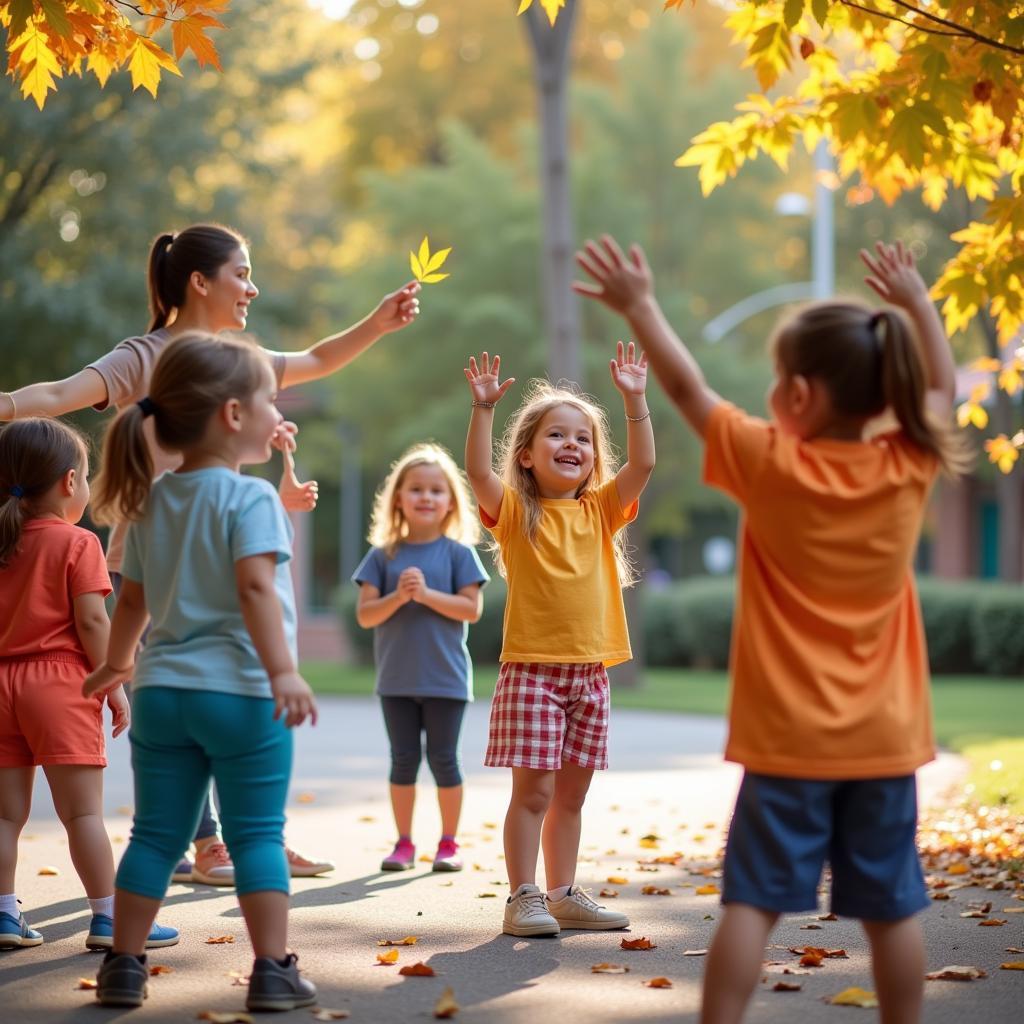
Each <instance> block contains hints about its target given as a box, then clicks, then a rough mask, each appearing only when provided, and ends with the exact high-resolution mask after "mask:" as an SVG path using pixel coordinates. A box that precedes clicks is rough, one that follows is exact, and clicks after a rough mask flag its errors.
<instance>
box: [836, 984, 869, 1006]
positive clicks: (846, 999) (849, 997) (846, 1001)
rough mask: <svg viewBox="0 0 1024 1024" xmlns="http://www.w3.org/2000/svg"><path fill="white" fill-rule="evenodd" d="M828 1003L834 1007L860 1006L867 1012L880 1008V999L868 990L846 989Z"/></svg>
mask: <svg viewBox="0 0 1024 1024" xmlns="http://www.w3.org/2000/svg"><path fill="white" fill-rule="evenodd" d="M826 1002H828V1003H830V1004H831V1005H832V1006H860V1007H863V1008H864V1009H865V1010H871V1009H874V1008H875V1007H876V1006H878V997H877V996H876V995H875V993H874V992H869V991H868V990H867V989H866V988H857V987H856V986H854V987H853V988H844V989H843V991H842V992H839V993H837V994H836V995H834V996H830V997H829V998H828V999H827V1000H826Z"/></svg>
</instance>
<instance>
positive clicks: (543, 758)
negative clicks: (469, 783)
mask: <svg viewBox="0 0 1024 1024" xmlns="http://www.w3.org/2000/svg"><path fill="white" fill-rule="evenodd" d="M563 761H568V762H570V763H571V764H575V765H578V766H579V767H580V768H594V769H597V768H607V767H608V673H607V672H606V671H605V667H604V665H602V664H601V663H600V662H598V663H597V664H590V665H538V664H534V663H527V662H515V661H506V662H503V663H502V666H501V670H500V671H499V673H498V683H497V686H496V687H495V688H494V697H493V699H492V701H491V724H490V729H489V732H488V737H487V753H486V755H485V756H484V764H486V765H491V766H492V767H503V768H539V769H542V770H546V771H553V770H555V769H556V768H561V767H562V762H563Z"/></svg>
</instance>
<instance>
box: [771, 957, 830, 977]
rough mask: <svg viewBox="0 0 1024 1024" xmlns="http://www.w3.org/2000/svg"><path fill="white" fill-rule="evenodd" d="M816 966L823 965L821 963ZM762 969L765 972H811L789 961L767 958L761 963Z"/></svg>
mask: <svg viewBox="0 0 1024 1024" xmlns="http://www.w3.org/2000/svg"><path fill="white" fill-rule="evenodd" d="M816 966H819V967H820V966H821V965H820V964H818V965H816ZM761 970H763V971H764V972H765V974H810V973H811V972H810V971H808V970H805V969H804V968H803V967H795V966H794V965H793V964H792V963H788V962H786V961H782V960H766V961H765V962H764V963H763V964H762V965H761Z"/></svg>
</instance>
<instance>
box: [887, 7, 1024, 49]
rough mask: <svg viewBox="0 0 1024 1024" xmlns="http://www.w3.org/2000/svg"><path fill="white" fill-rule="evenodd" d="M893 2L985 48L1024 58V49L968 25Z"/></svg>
mask: <svg viewBox="0 0 1024 1024" xmlns="http://www.w3.org/2000/svg"><path fill="white" fill-rule="evenodd" d="M892 2H893V3H894V4H896V5H897V6H899V7H902V8H903V9H904V10H906V11H910V12H911V13H913V14H919V15H920V16H921V17H922V18H925V19H926V20H928V21H934V22H935V23H936V24H937V25H945V26H946V28H952V29H955V30H956V32H957V33H959V34H961V35H964V36H967V37H968V38H969V39H973V40H975V42H978V43H984V45H985V46H991V47H993V49H996V50H1006V51H1007V53H1015V54H1017V55H1018V56H1020V57H1024V49H1022V48H1021V47H1019V46H1010V44H1009V43H1001V42H1000V41H999V40H998V39H992V38H990V37H989V36H983V35H982V34H981V33H980V32H975V31H974V29H972V28H967V26H966V25H958V24H957V23H956V22H955V21H950V20H949V19H948V18H942V17H940V16H939V15H938V14H932V13H931V12H930V11H923V10H921V8H920V7H915V6H914V5H913V4H912V3H908V2H907V0H892ZM913 27H914V28H917V29H921V26H920V25H914V26H913ZM921 31H924V29H921Z"/></svg>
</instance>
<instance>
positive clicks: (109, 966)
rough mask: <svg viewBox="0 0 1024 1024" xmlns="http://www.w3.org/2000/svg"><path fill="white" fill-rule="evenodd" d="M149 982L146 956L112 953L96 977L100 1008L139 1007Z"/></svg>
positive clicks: (105, 959)
mask: <svg viewBox="0 0 1024 1024" xmlns="http://www.w3.org/2000/svg"><path fill="white" fill-rule="evenodd" d="M148 980H149V969H148V968H147V967H146V957H145V956H133V955H132V954H131V953H115V952H114V951H113V950H111V951H110V952H109V953H107V955H106V956H105V957H104V958H103V963H102V964H100V969H99V971H98V972H97V974H96V998H97V999H98V1000H99V1003H100V1005H101V1006H141V1005H142V1001H143V1000H144V999H145V998H146V996H147V995H149V992H148V991H147V981H148Z"/></svg>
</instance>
